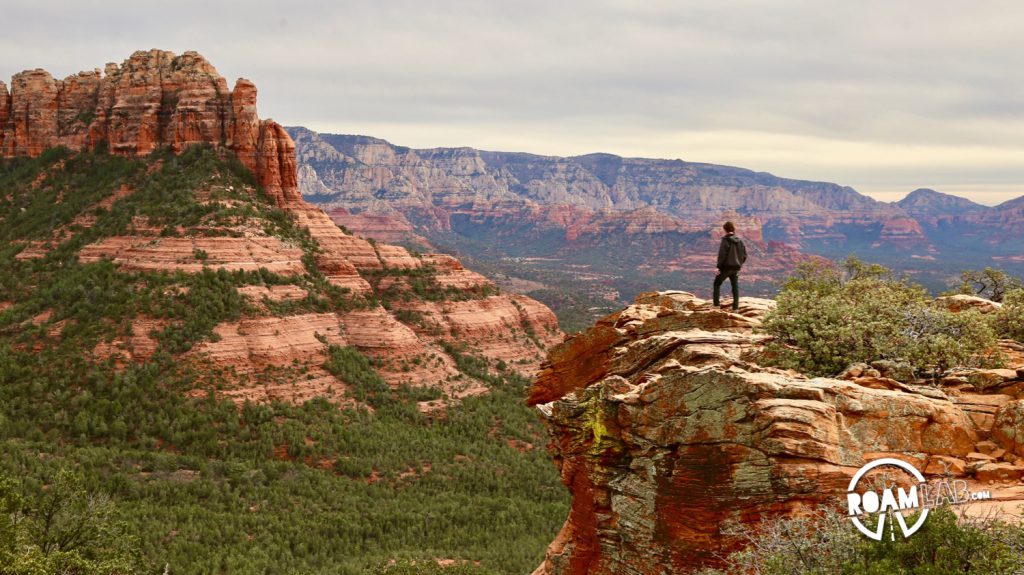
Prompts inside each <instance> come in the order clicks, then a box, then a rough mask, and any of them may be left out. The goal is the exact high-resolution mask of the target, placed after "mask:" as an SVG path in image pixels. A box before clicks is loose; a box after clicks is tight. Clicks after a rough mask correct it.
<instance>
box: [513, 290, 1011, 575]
mask: <svg viewBox="0 0 1024 575" xmlns="http://www.w3.org/2000/svg"><path fill="white" fill-rule="evenodd" d="M772 305H773V302H771V301H770V300H757V299H752V298H751V299H747V298H744V299H743V300H742V305H741V307H740V310H739V313H727V312H725V311H723V310H719V309H714V308H712V306H711V305H710V303H709V302H707V301H704V300H701V299H698V298H696V297H694V296H692V295H691V294H688V293H685V292H665V293H660V294H659V293H648V294H642V295H641V296H640V297H638V298H637V302H636V304H634V305H632V306H630V307H628V308H626V309H624V310H622V311H620V312H617V313H615V314H612V315H610V316H608V317H606V318H604V319H603V320H601V321H599V322H598V323H597V325H596V326H595V327H593V328H591V329H590V330H588V331H586V332H582V333H580V334H577V335H575V336H573V337H571V338H570V339H568V340H566V341H565V342H564V343H563V344H561V345H559V346H556V347H554V348H553V349H552V350H551V352H550V353H549V355H548V362H547V364H546V365H545V367H544V369H543V370H542V371H541V373H540V375H539V376H538V377H537V379H536V381H535V383H534V385H533V389H532V390H531V395H530V398H529V402H530V403H531V404H533V405H536V406H537V408H538V410H539V412H540V413H541V415H542V418H543V420H544V422H545V424H546V426H547V427H548V431H549V432H550V437H551V441H550V443H549V445H548V449H549V451H550V452H551V453H552V455H553V456H554V460H555V463H556V465H557V466H558V468H559V471H560V473H561V476H562V481H563V482H564V483H565V485H566V487H568V489H569V490H570V492H571V493H572V497H573V501H572V506H571V509H570V512H569V517H568V519H567V520H566V522H565V526H564V527H563V528H562V531H561V533H559V535H558V537H557V538H556V539H555V541H554V542H553V543H552V544H551V545H550V547H549V548H548V552H547V557H546V559H545V561H544V563H543V564H542V565H541V566H540V567H539V568H538V569H537V571H536V573H535V575H570V574H571V575H583V574H588V575H599V574H602V575H603V574H607V575H619V574H623V573H632V574H641V573H689V572H692V571H695V570H697V569H700V568H701V567H702V566H708V565H716V566H717V565H720V563H721V559H720V558H721V556H722V555H723V554H727V553H728V552H729V551H730V550H733V549H735V548H736V547H737V545H739V544H740V541H739V540H737V539H736V538H735V536H731V535H730V534H729V532H728V531H726V530H723V526H724V525H726V524H727V523H728V522H731V521H738V522H741V523H745V524H753V525H756V524H757V523H758V522H759V521H760V520H761V519H763V518H770V517H777V516H781V515H789V514H796V513H801V512H802V511H805V510H807V509H809V508H814V507H817V506H819V505H838V504H840V503H841V501H842V497H843V496H844V494H845V490H846V486H847V485H848V483H849V481H850V478H851V477H852V476H853V474H854V473H856V471H857V470H858V468H860V467H861V466H862V465H864V463H865V462H867V461H871V460H874V459H877V458H879V457H886V456H888V457H897V458H900V459H904V460H906V461H909V462H911V463H912V464H914V465H915V466H917V468H918V469H920V470H922V471H923V472H924V473H925V475H930V474H941V473H944V472H945V470H946V469H947V468H948V469H949V473H951V474H953V475H954V476H957V477H962V478H964V479H965V480H966V481H968V483H969V484H971V485H972V487H971V488H972V490H978V489H989V490H992V491H993V493H994V494H996V495H995V500H994V501H993V502H991V503H990V506H989V507H978V508H974V507H973V506H972V509H977V511H978V512H979V513H981V514H984V512H986V510H992V509H993V508H994V507H1002V508H1005V509H1006V510H1012V509H1015V508H1016V505H1017V504H1019V503H1020V499H1021V495H1020V489H1019V479H1020V478H1021V476H1022V474H1024V465H1022V464H1024V458H1022V457H1021V454H1024V449H1022V448H1021V446H1020V441H1019V440H1017V439H1012V438H1013V437H1019V435H1020V432H1019V429H1020V427H1019V426H1020V421H1021V420H1022V419H1024V418H1022V417H1021V416H1020V414H1021V413H1024V392H1022V388H1024V381H1022V379H1021V378H1022V376H1024V369H1021V370H1020V371H1014V370H977V371H976V372H974V373H972V374H969V375H966V376H965V377H951V378H947V381H945V382H944V385H943V386H942V387H932V386H918V385H905V384H901V383H898V382H896V381H894V380H891V379H886V378H885V377H881V376H880V374H879V373H877V372H874V373H868V372H867V371H868V370H865V371H856V372H854V371H853V370H851V371H850V372H849V373H848V375H849V378H848V379H827V378H813V379H812V378H807V377H804V376H802V375H799V374H796V373H795V372H785V371H781V370H778V369H773V368H770V367H763V366H760V365H758V358H759V357H760V356H761V354H762V353H763V348H762V343H763V342H764V341H765V339H766V338H767V336H764V335H759V334H757V333H754V332H753V328H754V327H756V326H758V325H759V324H760V318H761V317H762V316H763V315H764V313H765V311H766V310H768V309H770V308H771V307H772ZM1004 346H1008V347H1007V350H1008V352H1010V353H1009V355H1011V358H1012V359H1011V362H1012V363H1013V364H1014V365H1015V366H1018V365H1020V364H1021V363H1024V356H1021V355H1020V354H1019V351H1013V350H1024V347H1022V346H1020V345H1018V344H1015V343H1012V342H1004ZM1015 354H1016V355H1015ZM869 371H874V370H869ZM1004 430H1006V431H1004ZM1013 430H1016V431H1013ZM990 438H991V440H990ZM999 459H1002V461H1001V462H1000V461H998V460H999ZM993 481H995V482H997V483H996V484H995V485H990V483H991V482H993ZM1001 481H1006V482H1007V483H1005V484H1000V483H998V482H1001ZM979 482H980V483H981V484H983V486H980V487H976V485H977V483H979ZM975 505H978V504H975ZM851 529H852V527H851Z"/></svg>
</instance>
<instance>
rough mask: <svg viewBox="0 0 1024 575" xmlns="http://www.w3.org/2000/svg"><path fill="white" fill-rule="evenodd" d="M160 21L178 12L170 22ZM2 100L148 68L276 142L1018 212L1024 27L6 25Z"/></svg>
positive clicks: (82, 7) (415, 6)
mask: <svg viewBox="0 0 1024 575" xmlns="http://www.w3.org/2000/svg"><path fill="white" fill-rule="evenodd" d="M169 6H172V7H169ZM4 14H5V17H4V19H5V22H6V25H5V33H4V35H3V36H0V78H5V77H9V76H10V75H11V74H13V73H15V72H17V71H20V70H22V69H24V68H34V67H44V68H47V69H48V70H50V71H51V72H53V73H54V74H55V75H58V76H64V75H67V74H70V73H73V72H75V71H78V70H79V69H81V68H93V67H100V66H102V65H103V64H104V63H105V62H107V61H120V60H122V59H124V58H125V57H127V56H128V54H130V53H131V52H132V51H133V50H136V49H146V48H150V47H159V48H164V49H169V50H174V51H176V52H181V51H184V50H188V49H194V50H197V51H199V52H201V53H203V54H204V55H206V56H207V57H208V58H209V59H210V61H211V62H213V63H214V64H215V65H216V66H217V67H218V69H219V70H220V72H221V73H222V74H224V75H225V76H227V77H228V79H229V82H230V81H232V80H233V79H234V78H235V77H238V76H244V77H247V78H250V79H252V80H253V81H255V82H256V84H257V86H259V88H260V111H261V113H262V114H263V115H265V116H271V117H274V118H275V119H277V120H278V121H281V122H283V123H286V124H302V125H307V126H309V127H312V128H314V129H320V130H333V131H340V132H364V133H369V134H371V135H376V136H380V137H385V138H388V139H390V140H392V141H395V142H396V143H400V144H406V145H413V146H421V147H428V146H440V145H471V146H478V147H488V148H497V149H520V150H525V151H535V152H539V153H548V154H575V153H584V152H589V151H610V152H614V153H619V154H623V155H631V156H655V157H682V158H685V159H693V160H699V161H708V162H719V163H732V164H739V165H744V166H747V167H750V168H753V169H758V170H768V171H773V172H775V173H778V174H780V175H785V176H792V177H809V178H818V179H825V180H830V181H838V182H841V183H844V184H849V185H853V186H855V187H857V188H858V189H860V190H862V191H864V192H867V193H875V194H879V195H885V194H888V195H898V192H899V190H903V192H906V191H909V190H911V189H913V188H915V187H918V186H920V185H929V186H932V187H936V188H937V189H944V187H945V189H948V190H950V191H956V193H961V194H964V195H969V196H971V197H972V198H973V199H976V200H978V201H984V202H987V203H994V202H997V201H1001V200H1004V199H1008V198H1010V197H1014V196H1016V195H1020V194H1021V193H1024V162H1022V161H1021V160H1024V144H1022V143H1021V138H1020V134H1021V133H1022V129H1024V107H1022V104H1021V102H1022V101H1024V100H1022V96H1024V64H1022V63H1021V60H1020V58H1019V54H1020V53H1022V52H1024V37H1022V36H1021V34H1020V30H1021V29H1022V27H1024V26H1022V25H1024V5H1022V4H1020V3H1017V2H1003V1H988V2H975V3H966V2H961V1H952V0H937V1H934V0H933V1H923V0H906V1H903V2H883V1H876V0H867V1H863V2H848V1H839V0H834V1H830V0H824V1H820V0H819V1H811V0H782V1H771V2H769V1H767V0H737V1H729V2H721V1H720V0H697V1H685V2H679V1H667V0H648V1H645V2H635V1H628V0H604V1H593V0H592V1H583V0H572V1H559V0H547V1H535V0H517V1H511V2H510V1H501V2H499V1H494V0H490V1H488V0H474V1H459V0H435V1H432V2H422V1H413V0H394V1H389V0H380V1H376V2H331V3H327V2H288V3H283V2H271V1H268V0H258V1H253V2H238V3H229V2H216V1H213V0H207V1H202V2H200V1H191V0H185V1H179V2H176V3H174V4H173V5H167V4H163V5H160V6H157V5H152V6H151V5H149V4H146V3H139V2H122V1H119V0H118V1H112V2H92V1H80V2H75V3H67V2H46V1H41V0H36V1H34V2H23V1H20V0H15V1H14V2H7V3H5V10H4Z"/></svg>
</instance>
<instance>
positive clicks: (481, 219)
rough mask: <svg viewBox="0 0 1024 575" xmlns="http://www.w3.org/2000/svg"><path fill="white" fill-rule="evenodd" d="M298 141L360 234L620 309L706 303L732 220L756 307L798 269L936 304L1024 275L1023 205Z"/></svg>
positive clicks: (728, 175)
mask: <svg viewBox="0 0 1024 575" xmlns="http://www.w3.org/2000/svg"><path fill="white" fill-rule="evenodd" d="M287 129H288V131H289V133H290V134H291V135H292V136H293V138H294V139H295V141H296V153H297V156H298V163H299V187H300V189H301V191H302V194H303V195H304V197H306V198H307V199H308V200H310V201H311V202H313V203H316V204H317V205H320V206H322V207H323V208H324V209H325V210H326V211H327V212H328V213H329V214H331V216H332V217H333V218H334V219H335V221H337V222H338V223H340V224H342V225H344V226H346V227H347V228H348V229H350V230H352V231H353V233H356V234H357V235H364V236H367V237H375V238H378V239H386V240H387V241H392V242H399V243H403V244H406V245H437V246H443V247H445V248H446V250H448V251H451V252H453V253H459V254H464V255H466V256H467V257H472V258H474V259H476V260H479V261H482V262H486V263H487V264H490V265H493V266H494V268H495V270H496V271H497V272H499V273H502V274H505V275H510V276H516V275H517V274H518V275H520V276H522V277H524V278H527V279H530V280H535V281H540V282H541V283H548V284H552V283H557V282H550V281H547V282H546V281H545V279H544V277H542V276H545V275H547V276H548V277H550V276H551V275H557V274H562V276H564V277H565V278H566V279H565V280H564V281H562V282H560V283H561V284H562V286H561V287H562V288H564V287H565V286H571V285H576V286H579V287H580V288H582V289H585V290H589V291H591V292H592V293H593V294H594V295H596V296H598V297H597V298H595V299H598V300H599V299H606V300H610V301H611V302H612V303H613V304H626V303H628V302H629V301H631V300H632V298H633V297H634V296H635V295H637V294H638V293H640V292H642V291H649V290H652V289H666V288H681V289H691V290H694V289H698V288H699V289H707V286H706V285H705V284H707V283H709V280H708V277H709V275H711V274H713V273H714V258H713V255H714V253H715V251H714V250H715V248H716V246H717V238H718V237H719V234H720V226H721V224H722V222H724V221H726V220H729V219H731V220H733V221H735V222H736V223H737V225H738V228H739V234H740V235H741V237H744V238H745V239H746V240H747V243H748V247H749V248H751V249H750V251H751V258H750V260H749V263H748V266H747V268H746V269H745V270H744V271H745V275H746V277H747V284H746V285H747V287H748V289H749V290H750V291H748V292H747V293H749V294H753V295H768V294H770V293H772V291H773V290H774V289H775V288H776V286H777V283H778V281H779V280H780V279H781V278H783V277H785V275H786V274H787V273H788V272H789V271H791V270H792V269H793V267H794V266H795V265H796V264H797V263H799V262H800V261H805V260H807V259H815V258H819V257H824V258H829V259H841V258H845V257H846V256H847V255H849V254H850V253H856V254H857V255H858V256H860V257H861V258H862V259H867V260H870V261H878V262H880V263H883V264H885V265H888V266H890V267H893V268H895V269H897V270H898V271H901V272H904V271H905V272H908V273H910V274H912V275H913V276H914V277H915V279H917V280H918V281H920V282H921V283H924V284H925V285H926V286H927V287H929V288H930V289H933V290H935V291H941V290H943V289H946V288H947V287H948V283H949V282H950V281H952V280H953V278H955V277H956V276H957V275H958V273H959V271H960V270H962V269H967V268H978V267H984V266H985V265H991V266H994V267H1004V268H1006V269H1007V270H1008V271H1011V273H1016V274H1018V275H1020V274H1022V273H1024V267H1022V264H1024V259H1022V258H1024V252H1022V251H1021V248H1020V245H1021V242H1020V240H1021V239H1022V237H1024V235H1022V234H1024V214H1022V212H1021V207H1022V206H1024V203H1022V199H1020V198H1019V199H1017V200H1012V201H1009V202H1006V203H1004V204H1002V205H999V206H995V207H987V206H981V205H978V204H974V203H973V202H970V201H969V200H965V199H962V198H957V197H955V196H950V195H947V194H942V193H940V192H935V191H933V190H919V191H915V192H913V193H911V194H910V195H908V197H907V198H906V199H904V200H902V201H900V202H896V203H886V202H880V201H876V200H874V199H872V198H870V197H867V196H865V195H862V194H860V193H858V192H857V191H856V190H854V189H852V188H850V187H847V186H841V185H837V184H833V183H828V182H814V181H804V180H795V179H788V178H782V177H777V176H774V175H772V174H768V173H763V172H754V171H751V170H746V169H742V168H736V167H730V166H720V165H713V164H702V163H694V162H686V161H682V160H654V159H643V158H622V157H619V156H615V155H611V154H589V155H585V156H576V157H553V156H539V155H534V154H528V153H513V152H492V151H484V150H476V149H472V148H432V149H411V148H407V147H402V146H397V145H393V144H391V143H389V142H387V141H384V140H381V139H378V138H373V137H369V136H350V135H335V134H322V133H316V132H314V131H312V130H309V129H306V128H301V127H289V128H287ZM612 254H614V256H613V255H612ZM549 287H550V286H549ZM538 293H540V292H538ZM609 311H610V310H609Z"/></svg>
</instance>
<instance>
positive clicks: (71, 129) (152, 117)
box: [0, 50, 301, 204]
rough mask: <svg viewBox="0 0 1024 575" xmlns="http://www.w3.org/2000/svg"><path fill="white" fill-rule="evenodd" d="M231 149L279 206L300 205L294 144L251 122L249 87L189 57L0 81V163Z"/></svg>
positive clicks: (142, 58)
mask: <svg viewBox="0 0 1024 575" xmlns="http://www.w3.org/2000/svg"><path fill="white" fill-rule="evenodd" d="M193 144H213V145H221V146H225V147H227V148H229V149H231V150H233V151H234V152H235V153H236V154H237V155H238V157H239V159H240V160H241V161H242V163H243V164H244V165H245V166H246V167H248V168H249V169H250V170H252V172H253V173H254V174H255V175H256V178H257V180H258V181H259V183H260V184H261V185H262V186H263V188H264V190H265V191H266V192H267V194H269V195H270V196H271V197H273V198H274V199H275V200H276V201H277V202H278V203H279V204H285V203H287V202H290V201H298V200H301V194H300V193H299V189H298V185H297V183H296V170H295V144H294V143H293V142H292V139H291V138H290V137H289V136H288V134H287V133H286V132H285V131H284V129H283V128H282V127H281V126H280V125H279V124H277V122H274V121H273V120H260V119H259V117H258V116H257V114H256V86H255V85H253V83H252V82H250V81H249V80H246V79H244V78H240V79H238V81H237V82H235V88H234V90H229V89H228V85H227V81H226V80H225V79H224V78H223V77H222V76H221V75H220V74H219V73H217V70H216V68H214V67H213V65H211V64H210V63H209V62H208V61H206V59H205V58H203V57H202V56H200V55H199V54H197V53H196V52H185V53H184V54H182V55H180V56H177V55H175V54H173V53H171V52H167V51H164V50H149V51H139V52H135V53H134V54H132V56H131V57H130V58H128V59H127V60H125V61H124V62H123V63H122V64H121V65H120V66H118V65H117V64H113V63H111V64H107V65H106V67H105V68H104V70H103V71H100V70H99V69H96V70H93V71H91V72H79V73H78V74H73V75H71V76H68V77H67V78H65V79H63V80H56V79H54V78H53V76H52V75H50V73H49V72H47V71H46V70H42V69H35V70H26V71H24V72H21V73H19V74H16V75H15V76H14V77H13V78H12V79H11V87H10V91H9V92H8V89H7V86H6V85H5V84H4V83H3V82H0V157H3V158H11V157H15V156H33V157H34V156H38V155H39V154H41V153H43V151H44V150H46V149H47V148H52V147H55V146H66V147H67V148H70V149H72V150H76V151H77V150H83V149H89V150H92V149H95V148H97V147H100V146H107V148H108V149H109V150H110V151H111V152H112V153H115V154H122V155H126V156H140V155H146V154H149V153H150V152H152V151H153V150H154V149H156V148H158V147H160V146H170V147H172V148H173V149H174V150H175V151H176V152H180V151H181V150H183V149H184V148H185V147H187V146H190V145H193Z"/></svg>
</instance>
